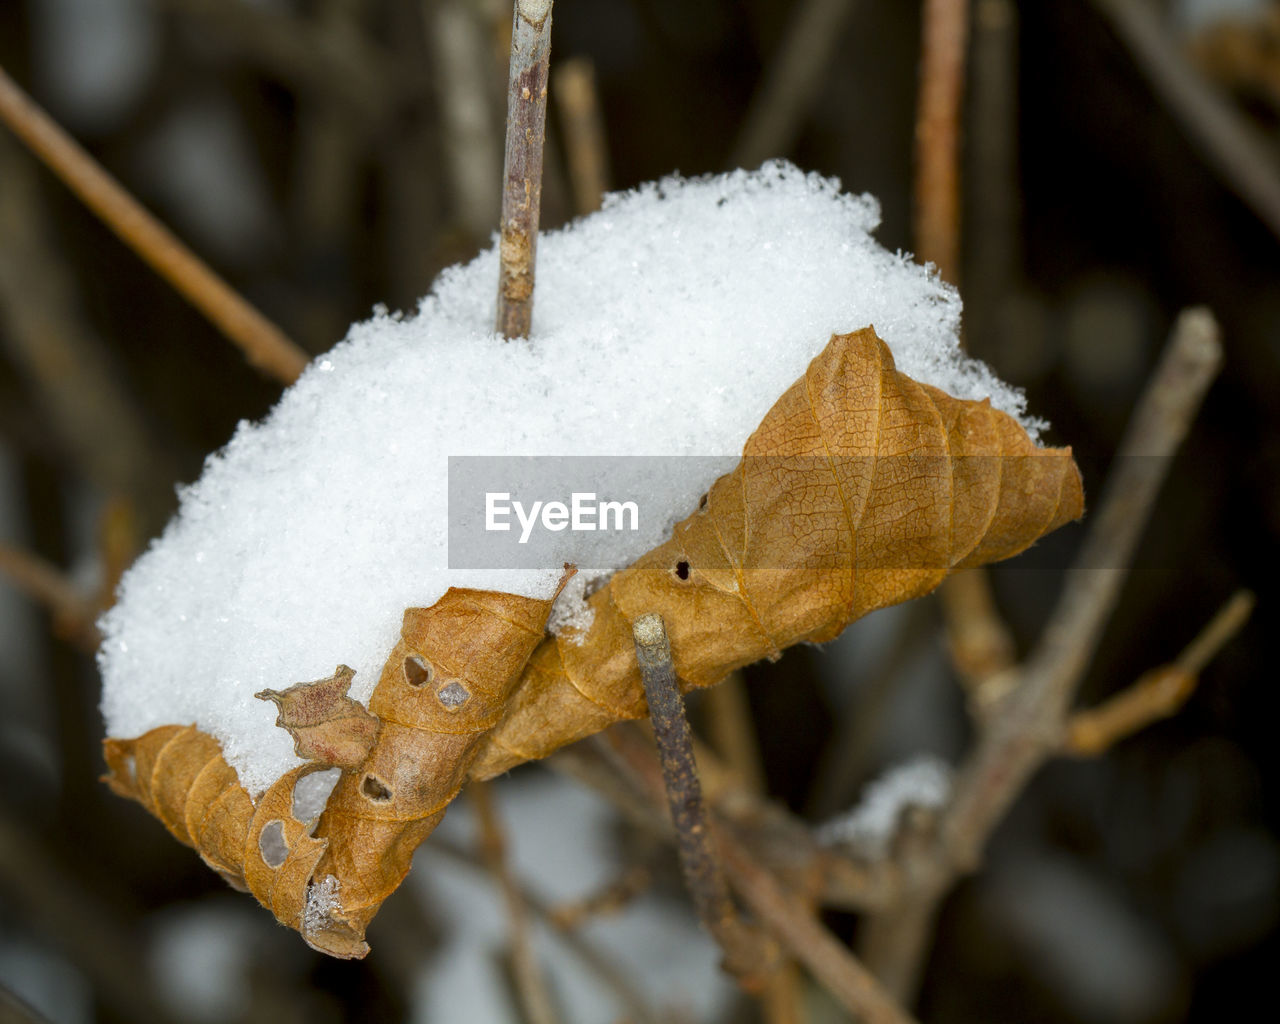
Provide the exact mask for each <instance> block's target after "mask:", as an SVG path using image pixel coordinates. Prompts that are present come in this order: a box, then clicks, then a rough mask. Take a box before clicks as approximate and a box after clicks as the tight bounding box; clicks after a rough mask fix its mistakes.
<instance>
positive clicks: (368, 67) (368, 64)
mask: <svg viewBox="0 0 1280 1024" xmlns="http://www.w3.org/2000/svg"><path fill="white" fill-rule="evenodd" d="M159 2H160V3H162V4H163V5H164V6H166V7H168V8H171V9H172V10H174V11H175V12H177V13H179V14H181V15H182V16H183V17H185V18H186V19H187V20H188V22H189V24H191V25H192V26H193V27H194V28H195V29H196V30H198V31H199V32H201V33H202V34H204V35H207V36H211V37H214V38H220V39H221V40H222V41H224V42H225V43H226V44H227V45H228V46H229V47H231V48H232V49H233V50H234V52H235V54H236V56H237V57H243V58H244V59H246V60H248V61H249V62H252V63H253V64H255V65H256V66H257V67H258V68H259V69H260V70H262V71H263V72H264V73H265V74H266V75H267V76H269V77H271V78H274V79H276V80H279V81H281V82H283V83H284V84H285V85H287V86H288V87H289V88H291V89H292V90H293V91H294V92H295V93H299V94H304V93H312V94H315V95H317V96H318V97H320V98H322V99H323V100H324V101H326V102H329V103H332V104H334V105H336V106H337V107H338V108H339V109H343V110H344V112H345V114H346V116H349V117H358V118H359V119H360V122H361V124H362V125H363V126H365V127H373V128H375V129H382V128H384V127H385V126H386V125H388V124H390V123H392V122H393V119H394V117H395V116H396V114H397V113H398V112H399V111H400V110H401V109H403V108H404V107H405V106H408V105H410V104H412V103H415V102H420V101H421V100H423V99H425V98H426V97H427V96H429V95H430V92H431V83H430V80H429V78H428V77H427V75H426V73H425V72H424V70H423V68H422V65H421V63H420V62H418V63H416V64H415V63H414V62H412V61H409V60H407V59H403V58H400V57H398V56H397V55H396V54H394V53H390V52H388V51H387V50H386V49H384V48H383V47H382V46H380V45H378V44H376V43H374V42H372V41H371V40H370V39H369V38H368V37H367V36H366V35H365V34H364V33H360V32H347V33H344V34H342V35H337V36H335V35H333V34H331V33H330V32H328V31H326V29H325V28H324V26H323V25H321V24H319V23H318V21H317V20H315V19H310V18H306V17H303V16H302V15H300V14H296V13H290V12H288V11H286V10H283V9H282V5H279V4H255V3H241V2H236V3H227V0H159Z"/></svg>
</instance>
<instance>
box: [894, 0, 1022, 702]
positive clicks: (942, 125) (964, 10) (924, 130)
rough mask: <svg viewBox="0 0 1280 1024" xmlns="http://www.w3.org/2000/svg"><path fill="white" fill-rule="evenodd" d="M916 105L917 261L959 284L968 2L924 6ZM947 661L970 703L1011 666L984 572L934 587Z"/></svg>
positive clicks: (1008, 640)
mask: <svg viewBox="0 0 1280 1024" xmlns="http://www.w3.org/2000/svg"><path fill="white" fill-rule="evenodd" d="M921 17H922V19H923V20H922V30H921V38H920V92H919V99H918V102H917V105H916V168H915V238H916V256H917V257H918V258H919V259H920V260H922V261H924V262H926V263H932V264H933V265H934V266H936V267H937V268H938V273H939V274H940V275H941V276H942V278H943V280H945V281H949V282H950V283H951V284H956V285H958V284H959V283H960V114H961V110H962V109H963V106H964V91H965V67H966V62H965V58H966V54H967V50H968V42H969V0H925V4H924V8H923V11H922V12H921ZM939 596H940V598H941V600H942V609H943V614H944V616H945V620H946V625H947V641H948V645H949V647H950V649H951V655H952V661H953V663H954V664H955V667H956V671H957V673H958V674H959V676H960V679H961V681H962V682H963V683H964V685H965V688H966V690H967V691H968V692H969V694H970V695H971V697H972V698H973V703H974V705H975V706H977V707H980V706H982V701H981V700H980V699H979V697H978V695H979V693H980V691H981V690H982V688H983V687H984V686H985V685H986V683H987V682H988V681H989V680H991V679H994V678H996V677H997V676H998V675H999V674H1000V673H1001V672H1003V671H1005V670H1006V669H1008V668H1009V667H1010V666H1011V665H1012V664H1013V659H1014V645H1013V637H1012V634H1011V633H1010V632H1009V627H1008V626H1007V625H1005V623H1004V620H1003V619H1001V617H1000V615H999V613H998V612H997V610H996V605H995V599H994V597H993V595H992V593H991V581H990V578H989V577H988V575H987V572H986V570H985V569H982V568H977V569H969V570H966V571H964V572H960V573H957V574H956V575H955V576H952V577H951V578H949V579H948V580H946V581H945V582H944V583H943V585H942V587H941V588H940V589H939Z"/></svg>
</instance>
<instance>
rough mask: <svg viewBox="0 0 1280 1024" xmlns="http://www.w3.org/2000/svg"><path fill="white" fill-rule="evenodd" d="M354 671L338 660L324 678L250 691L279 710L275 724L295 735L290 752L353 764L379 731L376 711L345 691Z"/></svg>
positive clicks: (361, 760) (360, 759)
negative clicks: (274, 688) (273, 688)
mask: <svg viewBox="0 0 1280 1024" xmlns="http://www.w3.org/2000/svg"><path fill="white" fill-rule="evenodd" d="M355 674H356V673H355V670H354V669H351V668H348V667H347V666H346V665H339V666H338V667H337V668H336V669H334V672H333V675H331V676H329V677H328V678H327V679H317V680H315V681H314V682H310V683H298V684H296V685H295V686H291V687H289V688H288V689H287V690H262V691H260V692H259V693H255V694H254V696H255V697H257V698H258V699H259V700H269V701H272V702H274V703H275V705H276V707H278V708H279V709H280V714H279V715H278V716H277V718H276V725H278V726H280V728H281V729H284V730H286V731H287V732H288V733H289V735H290V736H292V737H293V752H294V753H295V754H297V755H298V756H299V757H301V758H303V759H305V760H308V761H315V762H317V763H318V764H321V765H332V766H334V767H337V768H356V767H359V766H360V765H361V764H363V763H364V759H365V758H366V757H368V756H369V748H370V747H372V746H373V741H374V739H375V738H376V737H377V735H378V719H377V716H375V715H371V714H369V712H368V711H366V710H365V706H364V705H363V704H361V703H360V702H359V701H356V700H352V699H351V698H350V697H348V696H347V691H348V690H349V689H351V680H352V679H353V678H355Z"/></svg>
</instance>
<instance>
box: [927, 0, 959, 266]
mask: <svg viewBox="0 0 1280 1024" xmlns="http://www.w3.org/2000/svg"><path fill="white" fill-rule="evenodd" d="M921 17H922V18H923V25H924V29H923V33H922V36H921V53H920V94H919V99H918V102H917V106H916V177H915V201H916V223H915V235H916V255H917V256H918V257H919V258H920V259H922V260H925V261H927V262H930V263H933V264H935V265H936V266H937V268H938V273H939V274H941V275H942V278H943V280H945V281H950V282H951V283H952V284H958V283H959V271H960V108H961V105H962V103H963V100H964V77H965V50H966V47H967V45H968V41H969V0H925V3H924V10H923V13H922V15H921Z"/></svg>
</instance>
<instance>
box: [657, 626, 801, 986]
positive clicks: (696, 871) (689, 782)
mask: <svg viewBox="0 0 1280 1024" xmlns="http://www.w3.org/2000/svg"><path fill="white" fill-rule="evenodd" d="M632 633H633V636H634V637H635V643H636V660H637V661H638V662H639V665H640V676H641V679H642V680H643V682H644V693H645V699H646V700H647V701H648V703H649V717H650V719H651V721H652V722H653V734H654V739H655V740H656V741H657V744H658V754H659V756H660V758H661V760H662V777H663V782H664V784H665V786H666V793H667V804H668V807H669V808H670V810H671V820H672V822H673V823H674V824H675V828H676V847H677V849H678V850H679V852H680V867H681V868H682V869H683V871H684V880H685V885H686V886H688V889H689V894H690V895H691V896H692V897H693V905H694V908H695V909H696V910H697V913H698V919H699V920H700V921H701V922H702V924H703V927H705V928H706V929H707V931H708V932H710V933H711V935H712V937H713V938H714V939H715V940H716V941H717V942H718V943H719V944H720V948H721V949H723V950H724V953H725V967H726V969H728V970H729V971H730V972H732V973H733V974H735V975H737V977H738V979H739V980H740V981H741V982H742V983H743V986H744V987H745V988H747V989H748V990H752V991H755V990H758V989H759V988H760V987H761V986H762V985H763V983H764V980H765V975H766V974H767V973H768V972H769V971H770V970H771V969H772V967H773V966H774V964H775V958H776V951H775V950H773V949H771V948H770V947H769V946H768V945H767V944H766V943H765V942H764V941H763V938H762V936H761V935H760V934H759V933H758V932H756V931H754V930H752V929H750V928H748V927H747V926H746V925H744V924H743V922H742V921H741V919H740V918H739V917H738V912H737V910H736V908H735V907H734V905H733V900H731V899H730V898H729V886H728V885H727V884H726V882H725V879H724V874H723V873H722V871H721V869H720V864H719V861H718V859H717V858H716V855H715V851H714V850H713V849H712V846H711V834H710V819H709V817H708V812H707V808H706V805H705V804H704V803H703V800H702V787H701V786H700V785H699V782H698V766H697V763H696V762H695V761H694V756H693V736H692V733H691V732H690V730H689V720H688V718H686V717H685V712H684V698H683V697H682V696H681V695H680V689H679V687H678V686H677V685H676V671H675V667H674V666H673V665H672V663H671V647H670V645H669V644H668V642H667V631H666V627H665V626H664V625H663V622H662V616H660V615H657V614H653V613H650V614H647V615H642V616H640V617H639V618H638V619H636V620H635V622H633V623H632Z"/></svg>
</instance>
